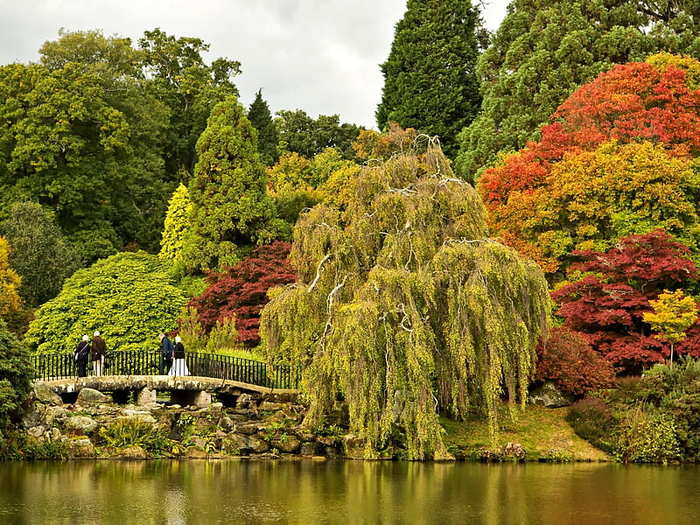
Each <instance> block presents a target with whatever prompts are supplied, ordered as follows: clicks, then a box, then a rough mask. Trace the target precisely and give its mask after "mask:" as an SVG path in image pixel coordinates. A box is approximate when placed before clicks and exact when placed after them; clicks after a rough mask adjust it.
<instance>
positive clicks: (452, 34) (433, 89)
mask: <svg viewBox="0 0 700 525" xmlns="http://www.w3.org/2000/svg"><path fill="white" fill-rule="evenodd" d="M479 22H480V20H479V12H478V9H476V7H474V6H473V4H472V2H471V1H470V0H439V1H435V0H408V4H407V6H406V12H405V13H404V16H403V18H402V19H401V20H399V22H398V23H397V24H396V31H395V33H394V41H393V43H392V45H391V51H390V53H389V57H388V58H387V60H386V62H384V64H382V66H381V67H382V74H383V75H384V89H383V91H382V101H381V103H380V104H379V106H378V107H377V112H376V116H377V124H378V125H379V128H380V129H384V128H385V127H386V126H387V125H388V123H389V122H391V121H394V122H397V123H398V124H400V125H401V126H403V127H405V128H409V127H410V128H416V129H418V130H419V131H421V132H422V133H427V134H429V135H437V136H439V137H440V142H441V144H442V146H443V149H444V151H445V153H446V154H447V155H448V156H450V157H452V156H453V155H455V154H456V153H457V145H456V138H457V134H458V133H459V132H460V131H461V130H462V128H464V127H465V126H468V125H469V124H470V123H471V121H472V120H473V119H474V117H475V116H476V114H477V112H478V111H479V107H480V105H481V95H480V93H479V81H478V79H477V75H476V60H477V58H478V56H479V39H478V34H477V33H478V32H479V30H480V23H479Z"/></svg>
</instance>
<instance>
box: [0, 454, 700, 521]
mask: <svg viewBox="0 0 700 525" xmlns="http://www.w3.org/2000/svg"><path fill="white" fill-rule="evenodd" d="M34 523H37V524H38V523H40V524H49V523H60V524H64V523H65V524H76V523H81V524H82V523H90V524H93V523H94V524H141V523H143V524H150V523H154V524H181V523H182V524H190V523H192V524H208V523H304V524H307V523H308V524H311V523H381V524H389V523H419V524H421V523H431V524H432V523H436V524H445V523H478V524H481V523H483V524H489V525H491V524H493V525H496V524H510V523H514V524H540V523H541V524H547V525H558V524H567V523H575V524H577V525H587V524H593V523H595V524H599V523H601V524H657V523H658V524H686V523H687V524H690V523H692V524H698V523H700V467H645V466H631V467H625V466H621V465H608V464H574V465H542V464H528V465H482V464H418V463H388V462H382V463H364V462H350V461H348V462H342V461H329V462H313V461H299V462H262V461H259V462H245V461H225V462H206V461H189V462H175V461H162V462H114V461H101V462H73V463H48V462H47V463H42V462H38V463H25V464H22V463H0V524H2V525H5V524H7V525H9V524H34Z"/></svg>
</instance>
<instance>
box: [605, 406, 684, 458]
mask: <svg viewBox="0 0 700 525" xmlns="http://www.w3.org/2000/svg"><path fill="white" fill-rule="evenodd" d="M613 455H614V456H615V458H616V459H617V460H619V461H622V462H624V463H659V462H663V463H665V462H667V461H672V460H677V459H680V455H681V450H680V446H679V444H678V437H677V433H676V426H675V423H674V421H673V418H672V417H670V416H669V415H667V414H663V413H653V412H645V411H644V410H642V409H641V408H637V409H633V410H630V411H628V412H627V413H626V414H625V416H624V417H623V419H622V421H621V422H620V423H619V425H618V427H617V429H616V435H615V438H614V448H613Z"/></svg>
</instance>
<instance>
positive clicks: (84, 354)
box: [73, 334, 90, 377]
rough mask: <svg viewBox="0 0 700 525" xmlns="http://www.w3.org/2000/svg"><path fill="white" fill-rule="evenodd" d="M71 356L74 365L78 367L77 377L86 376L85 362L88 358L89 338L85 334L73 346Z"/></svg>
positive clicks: (86, 362)
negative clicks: (73, 359)
mask: <svg viewBox="0 0 700 525" xmlns="http://www.w3.org/2000/svg"><path fill="white" fill-rule="evenodd" d="M73 357H74V358H75V366H76V367H77V368H78V377H85V376H87V364H88V359H90V338H89V337H88V336H87V334H86V335H84V336H83V339H82V341H80V342H79V343H78V346H76V347H75V351H74V352H73Z"/></svg>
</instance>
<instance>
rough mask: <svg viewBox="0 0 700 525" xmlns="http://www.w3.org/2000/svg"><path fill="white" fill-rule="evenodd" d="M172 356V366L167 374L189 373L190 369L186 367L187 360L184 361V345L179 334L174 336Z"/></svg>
mask: <svg viewBox="0 0 700 525" xmlns="http://www.w3.org/2000/svg"><path fill="white" fill-rule="evenodd" d="M173 357H174V359H173V367H172V368H171V369H170V372H169V373H168V375H171V376H188V375H190V371H189V370H188V369H187V361H185V345H183V344H182V338H181V337H180V336H179V335H178V336H177V337H176V338H175V351H174V352H173Z"/></svg>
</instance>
